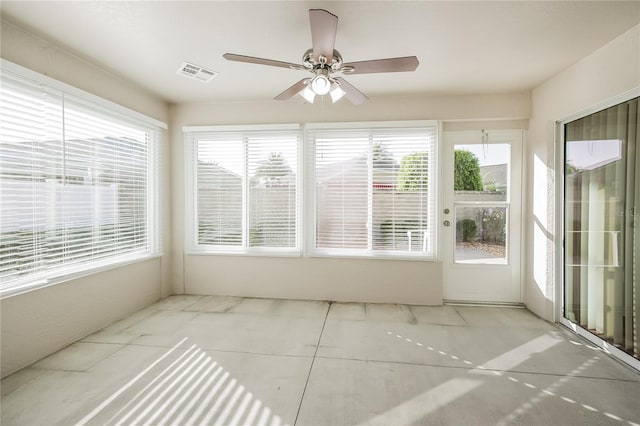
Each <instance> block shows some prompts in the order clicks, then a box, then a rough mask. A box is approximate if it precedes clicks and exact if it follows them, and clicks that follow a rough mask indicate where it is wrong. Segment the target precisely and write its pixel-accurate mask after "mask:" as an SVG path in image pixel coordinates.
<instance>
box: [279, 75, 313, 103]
mask: <svg viewBox="0 0 640 426" xmlns="http://www.w3.org/2000/svg"><path fill="white" fill-rule="evenodd" d="M310 81H311V79H310V78H303V79H302V80H300V81H299V82H297V83H296V84H294V85H293V86H291V87H289V88H288V89H286V90H285V91H284V92H282V93H280V94H279V95H278V96H276V97H275V98H273V99H276V100H278V101H286V100H287V99H289V98H291V97H292V96H295V95H297V94H298V93H299V92H300V91H302V89H304V88H305V86H306V85H307V84H309V82H310Z"/></svg>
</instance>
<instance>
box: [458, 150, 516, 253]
mask: <svg viewBox="0 0 640 426" xmlns="http://www.w3.org/2000/svg"><path fill="white" fill-rule="evenodd" d="M510 158H511V146H510V145H509V144H508V143H491V144H467V145H455V146H454V185H453V186H454V206H455V223H454V224H453V225H455V227H456V228H455V229H456V245H455V252H454V261H455V262H456V263H475V264H493V265H495V264H506V263H507V223H508V221H507V217H508V216H507V212H508V196H509V172H510Z"/></svg>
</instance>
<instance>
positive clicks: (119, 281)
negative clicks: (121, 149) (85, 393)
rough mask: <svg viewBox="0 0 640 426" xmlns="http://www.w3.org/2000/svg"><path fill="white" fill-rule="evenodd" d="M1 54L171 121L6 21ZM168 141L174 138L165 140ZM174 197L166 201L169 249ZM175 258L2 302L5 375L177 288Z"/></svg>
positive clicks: (140, 93)
mask: <svg viewBox="0 0 640 426" xmlns="http://www.w3.org/2000/svg"><path fill="white" fill-rule="evenodd" d="M1 31H2V33H1V43H2V44H1V46H0V55H1V56H2V58H3V59H6V60H8V61H11V62H14V63H16V64H19V65H22V66H24V67H26V68H30V69H32V70H33V71H36V72H39V73H41V74H46V75H48V76H49V77H52V78H55V79H57V80H60V81H62V82H65V83H67V84H70V85H72V86H75V87H78V88H80V89H83V90H85V91H88V92H91V93H93V94H95V95H98V96H101V97H103V98H105V99H108V100H111V101H113V102H116V103H118V104H120V105H123V106H125V107H128V108H131V109H133V110H135V111H138V112H141V113H143V114H146V115H148V116H150V117H153V118H155V119H158V120H160V121H164V122H166V121H167V120H168V117H169V108H168V106H167V104H166V103H165V102H164V101H163V100H161V99H159V98H158V97H156V96H154V95H153V94H150V93H148V92H146V91H144V90H142V89H140V88H139V87H136V86H135V85H133V84H131V83H130V82H128V81H126V80H123V79H122V78H120V77H118V76H116V75H113V74H111V73H109V72H108V71H105V70H103V69H101V68H100V67H98V66H96V65H93V64H91V63H90V62H88V61H86V60H84V59H82V58H80V57H78V56H76V55H74V54H73V53H71V52H69V51H67V50H65V49H64V48H62V47H60V46H56V45H54V44H52V43H50V42H49V41H46V40H44V39H41V38H39V37H37V36H35V35H33V34H30V33H29V32H27V31H24V30H22V29H21V28H19V27H17V26H15V25H13V24H12V23H10V22H7V21H4V20H3V21H2V25H1ZM165 139H166V138H165ZM161 145H162V146H161V151H162V155H161V156H162V157H163V159H164V163H165V164H164V167H163V168H162V172H161V173H162V175H161V185H160V187H161V188H167V187H168V186H169V168H168V165H167V160H168V142H167V140H165V141H163V142H161ZM169 202H170V198H169V197H168V196H166V194H165V196H164V198H162V199H161V206H162V209H161V216H162V219H163V223H164V225H163V227H162V234H163V240H164V245H165V247H167V246H169V245H170V244H171V241H170V238H171V234H170V233H169V219H170V217H169V213H170V211H169ZM169 268H170V262H169V261H168V256H163V257H159V258H155V259H151V260H147V261H144V262H140V263H135V264H130V265H127V266H123V267H120V268H116V269H112V270H108V271H104V272H101V273H99V274H94V275H89V276H86V277H83V278H78V279H75V280H72V281H68V282H66V283H64V284H58V285H55V286H51V287H47V288H44V289H40V290H35V291H32V292H28V293H24V294H19V295H15V296H12V297H9V298H5V299H2V300H1V301H0V311H1V319H2V321H1V326H0V327H1V329H0V338H1V340H2V345H1V352H0V355H1V368H0V370H1V371H0V373H1V375H2V377H4V376H6V375H7V374H10V373H12V372H14V371H16V370H18V369H20V368H22V367H25V366H27V365H29V364H30V363H32V362H34V361H37V360H38V359H40V358H41V357H44V356H46V355H48V354H50V353H52V352H54V351H56V350H58V349H60V348H62V347H64V346H66V345H68V344H70V343H72V342H74V341H76V340H77V339H79V338H82V337H83V336H86V335H87V334H90V333H92V332H94V331H96V330H98V329H100V328H102V327H105V326H106V325H108V324H110V323H112V322H114V321H117V320H118V319H121V318H122V317H124V316H127V315H129V314H130V313H132V312H134V311H136V310H138V309H140V308H142V307H144V306H147V305H149V304H151V303H153V302H154V301H156V300H158V299H159V298H160V297H161V296H166V295H168V294H170V291H171V286H170V284H169V281H168V278H169V277H170V272H169Z"/></svg>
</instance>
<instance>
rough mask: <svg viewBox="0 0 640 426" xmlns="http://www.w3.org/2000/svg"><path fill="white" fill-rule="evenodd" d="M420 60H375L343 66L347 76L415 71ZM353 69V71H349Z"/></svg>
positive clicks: (406, 57) (406, 58)
mask: <svg viewBox="0 0 640 426" xmlns="http://www.w3.org/2000/svg"><path fill="white" fill-rule="evenodd" d="M418 64H419V62H418V58H416V57H415V56H405V57H402V58H387V59H374V60H372V61H360V62H350V63H348V64H343V65H342V68H343V69H345V68H346V69H345V70H344V73H345V74H372V73H378V72H405V71H415V70H416V68H418ZM349 68H353V71H347V70H348V69H349Z"/></svg>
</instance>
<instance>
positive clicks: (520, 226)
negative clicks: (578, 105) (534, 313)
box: [438, 130, 526, 306]
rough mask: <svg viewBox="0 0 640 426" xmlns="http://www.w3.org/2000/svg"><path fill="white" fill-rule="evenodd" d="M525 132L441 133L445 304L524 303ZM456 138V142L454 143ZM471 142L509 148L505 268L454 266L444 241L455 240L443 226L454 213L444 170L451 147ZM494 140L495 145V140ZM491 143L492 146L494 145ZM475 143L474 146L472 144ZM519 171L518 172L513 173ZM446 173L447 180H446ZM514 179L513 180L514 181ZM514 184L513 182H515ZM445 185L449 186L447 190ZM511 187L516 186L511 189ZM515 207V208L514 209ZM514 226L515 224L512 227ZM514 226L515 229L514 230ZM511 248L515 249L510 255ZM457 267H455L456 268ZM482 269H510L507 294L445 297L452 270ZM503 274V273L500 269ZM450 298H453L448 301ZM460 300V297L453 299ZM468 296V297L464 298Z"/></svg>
mask: <svg viewBox="0 0 640 426" xmlns="http://www.w3.org/2000/svg"><path fill="white" fill-rule="evenodd" d="M525 136H526V132H525V131H524V130H491V131H485V130H475V131H444V132H443V133H442V139H441V140H442V148H441V156H440V158H441V169H440V170H441V182H442V184H441V185H440V190H441V194H442V195H441V197H440V200H439V201H440V203H439V213H438V218H439V225H438V233H439V236H440V256H439V257H440V260H441V261H442V269H443V271H442V272H443V274H442V283H443V284H442V285H443V289H442V294H443V301H444V302H445V303H447V302H449V303H456V302H460V303H472V304H494V305H513V306H523V300H524V283H523V279H522V277H523V265H524V257H523V256H524V238H523V236H524V223H525V221H524V217H523V212H524V208H523V201H524V197H523V191H522V188H523V185H524V179H523V174H524V173H523V171H524V161H523V158H524V144H525ZM456 137H458V140H456ZM472 138H473V139H475V141H479V140H482V138H488V141H489V143H500V139H502V140H509V141H510V145H511V148H510V149H511V156H510V157H511V158H510V167H509V170H510V173H509V174H510V188H509V199H508V205H509V214H508V217H507V226H508V229H507V240H508V245H507V250H508V251H507V259H508V260H507V265H484V264H456V263H455V259H454V250H455V243H454V242H453V241H448V242H447V241H446V239H447V238H451V237H452V235H453V238H455V228H453V229H446V228H445V227H444V225H443V222H444V221H445V220H449V221H450V222H452V223H451V226H453V227H455V209H454V203H453V199H454V193H453V184H452V183H451V182H452V179H451V178H452V176H453V172H452V171H448V170H447V168H448V167H449V168H452V167H453V154H452V153H453V150H454V145H464V144H467V140H469V139H472ZM496 138H498V141H496V140H495V139H496ZM492 139H493V141H492ZM494 141H495V142H494ZM475 143H477V142H475ZM518 167H519V169H520V170H517V168H518ZM448 173H449V174H450V177H449V178H448V177H447V176H448ZM514 177H515V178H514ZM516 181H517V182H516ZM447 183H450V185H449V186H447ZM514 183H515V184H516V185H514ZM514 204H515V206H514ZM445 209H450V210H453V211H451V212H450V214H448V215H447V214H445V213H444V210H445ZM514 222H517V223H514ZM514 225H515V226H514ZM514 248H515V249H516V250H515V252H514ZM456 265H457V266H456ZM485 267H488V268H491V267H497V268H510V272H509V274H510V283H511V284H510V287H509V289H508V293H505V294H503V295H501V297H496V298H491V297H486V294H485V295H483V296H484V297H471V298H469V297H456V295H455V294H452V293H448V289H449V288H448V286H449V285H451V284H450V282H449V281H450V280H451V279H452V276H451V275H452V271H453V270H454V269H462V270H465V269H467V270H474V269H475V270H477V269H484V268H485ZM503 270H504V269H503ZM452 296H453V297H452ZM457 296H460V295H457ZM467 296H468V295H467Z"/></svg>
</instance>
